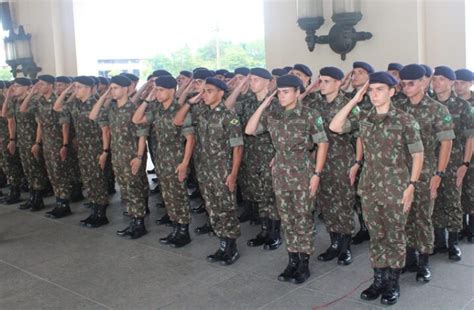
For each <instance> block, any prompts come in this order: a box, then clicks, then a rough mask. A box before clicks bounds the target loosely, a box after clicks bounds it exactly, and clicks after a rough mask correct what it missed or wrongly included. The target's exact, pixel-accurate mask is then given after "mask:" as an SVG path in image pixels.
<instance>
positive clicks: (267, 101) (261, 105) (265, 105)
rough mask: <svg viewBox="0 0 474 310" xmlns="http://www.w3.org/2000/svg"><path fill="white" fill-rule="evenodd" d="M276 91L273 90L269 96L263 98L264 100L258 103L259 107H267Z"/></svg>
mask: <svg viewBox="0 0 474 310" xmlns="http://www.w3.org/2000/svg"><path fill="white" fill-rule="evenodd" d="M276 93H277V90H275V91H274V92H273V93H272V94H271V95H270V96H268V97H267V98H265V100H263V102H262V103H261V104H260V107H261V108H262V109H266V108H268V107H269V106H270V104H271V103H272V100H273V98H275V95H276Z"/></svg>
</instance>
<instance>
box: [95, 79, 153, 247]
mask: <svg viewBox="0 0 474 310" xmlns="http://www.w3.org/2000/svg"><path fill="white" fill-rule="evenodd" d="M130 85H131V81H130V80H129V79H128V78H127V77H125V76H114V77H112V79H111V81H110V87H109V89H108V90H107V92H105V93H104V95H102V96H101V97H100V99H99V100H98V101H97V103H96V104H95V105H94V108H93V109H92V111H91V113H90V115H89V117H90V119H92V120H96V121H97V122H98V124H99V126H100V127H101V128H104V127H108V128H110V134H111V141H110V149H111V152H112V155H113V156H112V164H113V166H114V172H115V174H116V176H117V180H118V183H119V186H120V191H121V195H122V201H123V202H124V203H125V204H126V206H127V212H128V214H129V216H130V217H131V219H130V225H129V226H128V227H126V228H125V229H123V230H119V231H117V235H119V236H125V237H129V238H131V239H137V238H140V237H142V236H143V235H145V234H146V233H147V231H146V227H145V222H144V218H145V212H146V208H147V205H148V179H147V176H146V170H145V163H146V153H145V150H146V138H145V137H144V136H139V129H138V128H137V126H136V125H135V124H133V123H132V117H133V114H134V113H135V110H136V106H135V105H134V104H133V103H132V102H131V101H130V99H129V96H128V87H129V86H130ZM112 99H113V101H112ZM106 101H107V102H106ZM103 107H104V108H105V109H104V110H102V108H103ZM101 110H102V113H99V112H101ZM99 114H101V115H99ZM105 139H106V140H108V139H109V137H105ZM108 144H109V141H105V142H104V145H105V146H106V147H104V149H109V147H108Z"/></svg>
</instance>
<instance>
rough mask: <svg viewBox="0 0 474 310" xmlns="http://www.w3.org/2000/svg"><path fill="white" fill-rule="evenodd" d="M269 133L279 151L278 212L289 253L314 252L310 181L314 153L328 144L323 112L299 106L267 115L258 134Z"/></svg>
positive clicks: (275, 170) (275, 178)
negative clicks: (319, 145) (316, 149)
mask: <svg viewBox="0 0 474 310" xmlns="http://www.w3.org/2000/svg"><path fill="white" fill-rule="evenodd" d="M265 130H268V131H269V132H270V135H271V138H272V142H273V145H274V147H275V150H276V154H275V161H274V164H273V168H272V176H273V188H274V189H275V194H276V202H277V207H278V212H279V214H280V218H281V221H282V226H283V230H284V231H285V236H286V246H287V250H288V251H289V252H299V253H306V254H308V255H311V254H312V253H313V252H314V234H313V224H314V220H313V215H312V212H313V209H314V199H313V198H311V197H310V191H309V181H310V179H311V177H312V175H313V172H314V159H313V158H310V155H311V153H310V150H311V149H314V144H317V143H322V142H327V137H326V133H325V131H324V125H323V119H322V117H321V115H320V114H319V112H317V110H314V109H310V108H308V107H306V106H303V105H302V104H301V103H298V104H297V105H296V107H295V108H294V109H292V110H290V111H285V110H283V109H274V110H272V111H265V112H264V113H263V115H262V117H261V119H260V123H259V125H258V127H257V132H256V133H257V134H259V133H261V132H264V131H265Z"/></svg>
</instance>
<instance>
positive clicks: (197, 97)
mask: <svg viewBox="0 0 474 310" xmlns="http://www.w3.org/2000/svg"><path fill="white" fill-rule="evenodd" d="M201 98H202V92H200V93H199V94H197V95H196V96H194V97H192V98H191V99H189V100H188V103H189V104H195V103H197V102H199V100H201Z"/></svg>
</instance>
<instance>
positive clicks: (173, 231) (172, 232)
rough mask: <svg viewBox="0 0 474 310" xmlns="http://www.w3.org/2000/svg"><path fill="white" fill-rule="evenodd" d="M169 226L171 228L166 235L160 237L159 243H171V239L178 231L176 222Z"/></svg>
mask: <svg viewBox="0 0 474 310" xmlns="http://www.w3.org/2000/svg"><path fill="white" fill-rule="evenodd" d="M171 226H172V227H173V230H172V231H171V232H170V233H169V234H168V235H167V236H166V237H163V238H160V243H161V244H171V241H172V240H173V239H174V237H175V236H176V234H177V233H178V223H173V224H171Z"/></svg>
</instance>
